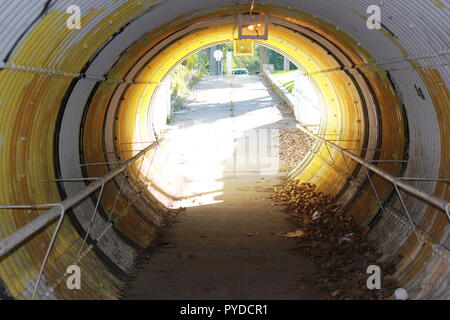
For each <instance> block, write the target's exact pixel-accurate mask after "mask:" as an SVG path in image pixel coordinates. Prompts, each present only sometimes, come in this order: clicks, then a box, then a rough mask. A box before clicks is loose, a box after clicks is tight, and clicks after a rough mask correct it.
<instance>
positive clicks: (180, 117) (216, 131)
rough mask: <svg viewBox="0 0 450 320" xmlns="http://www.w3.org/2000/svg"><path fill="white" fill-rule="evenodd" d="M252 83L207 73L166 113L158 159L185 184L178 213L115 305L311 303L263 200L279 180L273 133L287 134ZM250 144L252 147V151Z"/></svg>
mask: <svg viewBox="0 0 450 320" xmlns="http://www.w3.org/2000/svg"><path fill="white" fill-rule="evenodd" d="M277 103H279V101H278V99H277V98H276V97H275V96H273V95H272V94H271V93H270V92H269V91H268V90H267V88H266V86H265V84H264V82H263V81H262V80H261V79H260V78H259V77H253V76H241V77H233V78H223V77H206V78H204V79H203V80H202V81H201V82H200V83H199V84H197V86H196V87H195V90H194V97H193V99H192V101H190V102H189V104H188V105H187V108H186V109H184V110H182V111H181V112H179V113H177V114H176V115H175V122H173V123H172V124H171V130H170V132H169V133H168V134H167V141H166V142H165V144H164V146H163V147H162V149H161V154H160V155H159V156H158V161H159V162H162V163H164V164H165V166H166V168H172V169H173V170H176V174H177V175H178V176H181V177H183V179H184V181H185V183H184V186H183V190H182V192H181V197H182V199H181V200H180V201H179V202H177V203H176V204H175V206H178V207H185V208H186V211H184V212H182V213H181V214H180V215H179V216H178V217H177V218H176V221H175V223H174V225H173V226H172V227H171V228H170V229H168V230H167V232H166V234H165V235H164V236H163V237H162V238H161V239H160V244H159V245H158V246H157V247H156V248H153V249H152V250H151V253H150V255H149V257H148V259H147V260H146V261H144V262H143V263H142V264H141V265H140V267H139V268H138V270H137V271H136V274H135V279H134V280H133V281H132V282H131V283H130V285H129V288H128V289H127V290H126V291H125V295H124V299H201V300H205V299H320V298H323V295H322V294H321V293H318V292H316V291H315V290H313V288H308V287H306V286H305V285H304V284H302V282H301V281H300V279H301V278H305V277H310V276H311V273H312V272H313V271H314V269H313V264H312V262H311V261H309V260H308V259H306V258H304V257H302V255H301V254H300V252H299V251H298V250H297V249H296V241H295V240H293V239H286V238H281V237H279V236H277V235H276V233H278V232H283V231H292V230H293V229H294V226H292V225H291V224H289V223H288V222H287V221H286V214H285V213H284V212H283V211H282V209H283V208H281V207H278V206H274V205H273V204H272V202H271V200H270V199H269V196H270V194H271V191H270V188H271V187H272V186H274V185H275V184H277V183H279V177H280V174H279V173H278V171H277V170H278V167H277V156H276V155H277V153H278V149H277V148H278V145H277V138H276V137H277V130H279V129H282V128H292V127H294V125H295V122H294V120H293V119H290V118H283V116H282V114H281V113H280V112H279V110H278V109H277V108H276V107H275V105H276V104H277ZM255 146H256V147H255Z"/></svg>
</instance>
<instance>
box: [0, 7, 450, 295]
mask: <svg viewBox="0 0 450 320" xmlns="http://www.w3.org/2000/svg"><path fill="white" fill-rule="evenodd" d="M256 3H257V5H256V7H255V10H262V11H264V12H266V13H268V14H269V15H270V19H271V20H270V23H271V29H270V30H271V31H270V32H271V33H270V38H269V40H268V41H267V42H266V43H265V45H268V46H271V47H274V48H277V49H278V50H279V51H281V52H283V53H284V54H285V55H287V56H289V57H290V58H291V59H292V60H293V61H296V63H298V64H300V65H301V66H302V67H303V68H304V70H305V71H306V72H307V74H308V75H309V76H310V77H311V79H313V81H314V82H315V83H316V84H317V86H318V87H319V88H320V90H321V92H322V94H323V107H324V110H325V111H324V112H325V113H324V115H325V117H324V121H323V123H322V129H323V130H324V133H330V134H336V133H339V134H340V135H341V137H342V140H351V141H349V142H347V143H343V144H342V146H343V147H346V148H355V149H356V148H358V149H368V150H367V151H361V153H360V155H361V157H363V158H365V159H369V160H370V159H406V160H408V163H407V164H405V165H404V166H400V165H398V164H394V165H393V164H388V163H386V164H383V163H380V164H379V166H380V167H383V168H384V169H385V170H386V171H389V172H391V173H393V174H395V175H404V176H412V177H426V178H449V177H450V166H449V164H450V140H449V138H448V134H449V133H450V99H449V91H448V85H449V83H448V81H449V52H448V51H449V50H448V43H449V37H448V35H449V34H450V32H449V31H450V30H449V24H448V21H449V17H450V14H449V3H448V1H439V0H427V1H423V0H397V1H394V0H384V1H372V0H339V1H338V0H303V1H296V0H276V1H275V0H272V1H271V0H266V1H264V5H262V4H258V1H256ZM372 4H376V5H379V6H380V8H381V10H382V29H381V30H369V29H368V28H367V26H366V20H367V16H368V14H367V13H366V10H367V8H368V7H369V6H370V5H372ZM71 5H78V6H79V7H80V8H81V12H82V21H81V22H82V27H81V29H80V30H69V29H68V28H67V27H66V21H67V19H68V17H69V16H70V15H69V14H67V13H66V10H67V8H68V7H69V6H71ZM248 10H249V1H228V0H226V1H225V0H222V1H218V0H192V1H188V2H187V1H183V0H165V1H150V0H139V1H138V0H136V1H126V0H96V1H94V0H67V1H66V0H54V1H51V0H34V1H21V0H0V67H1V71H0V155H1V157H0V181H1V187H0V204H5V205H7V204H38V203H54V202H58V201H60V200H61V199H63V198H65V197H67V196H68V195H71V194H74V193H75V192H76V191H77V190H79V189H80V188H82V187H83V185H84V184H80V183H70V184H69V183H65V184H56V183H49V182H45V181H44V180H48V179H54V178H69V177H72V178H73V177H82V176H89V177H96V176H99V175H102V174H104V173H106V172H107V170H108V168H105V167H81V166H80V164H81V163H84V162H97V161H98V162H102V161H109V160H112V161H114V160H118V159H126V158H128V157H129V156H130V155H131V153H127V152H123V151H124V150H129V146H128V145H127V144H129V143H134V142H138V141H149V140H151V139H152V138H153V136H152V130H151V123H149V121H148V119H149V114H150V113H151V110H148V102H149V101H150V100H151V98H152V96H153V94H154V93H155V89H156V88H157V87H158V83H160V82H161V81H162V80H163V79H164V77H165V76H166V75H167V72H169V71H170V70H171V69H172V68H173V67H174V66H175V65H176V63H178V62H179V61H180V60H182V59H183V58H184V57H186V56H187V55H188V54H189V53H191V52H193V51H195V50H199V49H201V48H204V47H207V46H211V45H214V44H217V43H221V42H225V41H229V40H231V39H233V36H234V32H235V28H234V21H235V16H236V15H237V14H238V13H239V12H246V11H248ZM135 146H136V147H138V146H139V147H141V145H139V144H137V145H135ZM315 151H316V154H314V153H311V155H310V156H309V158H308V159H307V161H305V163H304V164H303V166H302V168H301V169H302V170H300V171H299V172H298V178H299V179H301V180H304V181H310V182H313V183H315V184H317V185H318V187H319V188H320V189H321V190H323V191H326V192H329V193H332V194H336V195H338V196H339V198H340V199H341V201H342V203H343V204H344V205H346V207H347V208H348V212H349V214H351V215H353V216H354V217H355V218H356V219H357V221H358V222H360V223H361V224H363V225H370V226H371V227H372V229H371V233H370V235H371V238H372V239H373V240H374V241H375V243H376V244H377V246H378V249H379V250H380V252H382V253H383V254H384V257H383V258H384V259H390V258H393V257H399V258H398V259H397V260H398V263H397V272H396V274H395V276H396V278H397V279H398V280H399V281H400V283H401V285H402V286H404V287H405V288H406V289H408V291H409V292H410V294H411V297H412V298H416V299H419V298H441V299H448V298H450V282H449V281H450V280H449V278H450V277H449V275H450V261H449V259H450V258H449V247H450V227H449V222H448V220H447V218H446V216H445V214H443V213H442V212H441V211H438V210H437V209H433V208H430V207H428V206H426V205H424V204H422V203H420V202H419V201H417V200H414V199H413V198H411V197H406V199H407V204H408V209H409V210H410V212H411V214H412V218H413V221H414V223H415V225H416V227H417V229H418V230H419V232H420V233H421V235H422V236H423V237H424V238H425V239H426V243H425V244H424V245H420V244H419V243H418V242H417V239H416V238H415V235H414V233H413V230H412V228H411V226H410V224H409V223H408V221H407V219H406V217H405V216H404V214H403V212H402V208H401V205H400V202H399V199H398V198H397V197H396V196H392V187H390V186H389V184H387V183H386V182H384V181H383V180H382V179H380V178H376V177H374V182H375V184H376V186H377V188H378V190H380V195H381V197H382V198H383V200H385V201H386V204H388V205H389V206H388V209H387V211H386V212H385V213H382V212H380V210H379V207H377V206H376V204H375V199H374V196H373V194H372V193H371V190H370V189H369V188H368V187H367V184H366V187H363V188H361V186H359V185H355V184H354V183H352V182H351V181H349V179H348V176H346V175H345V174H343V173H342V172H341V171H342V170H341V169H340V168H342V167H343V163H342V160H340V159H339V158H338V157H337V156H336V155H334V156H336V164H335V165H331V164H330V163H329V161H327V159H326V149H324V148H323V146H321V145H317V146H316V150H315ZM150 161H151V160H150V159H146V161H144V163H143V165H144V166H148V165H149V162H150ZM351 169H352V170H353V171H354V172H355V177H357V178H360V180H364V173H363V172H362V171H361V169H360V168H358V167H357V166H353V167H352V168H351ZM136 174H137V167H136V168H134V174H132V177H131V179H130V183H129V186H128V189H126V190H125V192H124V193H125V195H126V196H124V197H122V198H120V200H119V204H118V206H117V207H116V210H115V211H114V213H113V214H114V218H115V224H114V228H112V229H110V230H109V231H107V232H106V234H102V232H103V227H104V225H105V224H106V220H105V219H104V218H103V219H104V221H103V220H102V221H103V222H102V223H103V225H102V223H99V224H98V225H96V228H95V230H93V232H92V236H91V238H92V239H97V238H98V237H99V236H101V241H97V242H91V245H92V250H91V251H89V253H88V254H87V255H86V256H84V257H83V259H81V260H80V261H77V259H76V251H77V248H78V246H79V244H81V241H82V237H83V236H84V232H85V230H86V228H87V225H88V221H89V217H90V214H89V212H92V209H93V207H94V206H95V200H96V199H95V197H92V199H89V200H87V201H85V202H83V203H82V204H81V205H80V206H79V207H77V208H76V209H74V210H73V212H72V213H71V217H70V219H66V220H65V222H64V224H63V229H62V231H61V234H60V235H59V237H58V241H57V243H56V247H55V250H54V252H53V254H52V256H51V260H50V263H49V265H48V268H47V269H46V272H45V275H44V281H42V283H41V286H40V290H39V295H38V298H43V299H81V298H83V299H116V298H118V297H119V296H120V291H121V289H122V288H123V285H124V283H125V281H126V279H127V275H128V274H129V273H130V271H131V270H132V267H133V264H134V262H135V261H136V257H137V255H138V253H139V250H141V249H142V248H146V247H147V246H149V245H150V244H151V243H152V240H153V239H154V236H155V235H156V233H157V230H158V229H160V228H162V227H163V226H164V223H165V220H164V216H165V215H164V212H165V209H164V207H163V206H162V205H161V204H160V203H159V202H158V201H157V200H156V197H155V192H156V191H155V190H153V191H152V190H149V191H148V192H147V193H146V194H145V195H144V197H142V198H139V201H137V202H136V203H135V204H134V205H133V206H129V205H127V198H129V197H134V194H133V192H134V191H133V188H132V187H131V185H132V184H133V181H134V180H133V179H136V178H137V179H138V180H139V177H136ZM118 179H120V177H119V178H118ZM138 182H139V183H146V182H145V181H140V180H139V181H138ZM171 183H172V184H176V181H175V182H171ZM417 185H418V186H420V187H421V188H422V189H424V190H426V191H428V192H429V193H434V194H435V195H438V196H440V197H443V198H446V199H449V197H450V190H449V188H448V185H446V184H439V183H429V182H423V183H418V184H417ZM116 189H117V185H116V184H112V185H108V187H107V189H106V190H105V193H106V194H107V195H108V194H109V195H111V194H114V193H115V192H116V191H117V190H116ZM111 199H112V197H105V199H104V200H103V201H102V203H101V207H102V211H103V213H107V212H108V210H109V209H110V208H111V207H112V203H111V201H112V200H111ZM158 199H159V196H158ZM148 208H150V209H148ZM36 215H37V213H36V212H24V211H8V212H2V214H1V216H0V237H1V238H4V237H5V236H7V235H9V234H11V233H12V232H13V231H14V230H16V229H18V228H19V227H20V226H23V225H24V224H26V223H27V222H28V221H30V220H31V219H32V218H33V217H36ZM52 228H53V227H50V228H49V229H48V230H46V231H45V232H42V233H41V234H39V235H38V236H36V237H34V238H33V239H31V240H30V241H29V242H27V243H26V244H25V245H24V246H22V247H21V248H20V249H18V250H16V251H14V252H13V253H11V254H10V255H9V256H7V257H6V258H4V259H3V260H2V261H0V279H1V282H0V294H1V295H2V297H3V298H6V297H14V298H17V299H26V298H30V297H31V294H32V290H33V285H34V283H35V281H36V277H37V273H38V271H39V267H40V263H41V261H42V257H43V255H44V252H45V249H46V245H47V244H48V243H49V241H50V236H51V231H52ZM74 262H77V263H78V264H79V265H80V267H81V268H82V270H83V290H82V291H77V290H73V291H71V290H68V289H67V288H66V286H65V285H64V284H62V283H63V282H64V276H65V275H64V273H65V270H66V268H67V266H68V265H71V264H73V263H74Z"/></svg>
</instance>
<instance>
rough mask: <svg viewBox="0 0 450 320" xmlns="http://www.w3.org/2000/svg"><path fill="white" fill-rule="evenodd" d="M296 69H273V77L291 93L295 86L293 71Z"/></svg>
mask: <svg viewBox="0 0 450 320" xmlns="http://www.w3.org/2000/svg"><path fill="white" fill-rule="evenodd" d="M296 71H297V70H289V71H283V70H277V71H273V72H272V75H273V76H274V78H275V79H276V80H278V81H280V82H281V84H282V85H283V86H284V87H285V88H286V89H287V90H288V91H289V92H290V93H291V94H292V93H293V92H294V88H295V72H296Z"/></svg>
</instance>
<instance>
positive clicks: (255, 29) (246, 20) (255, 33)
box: [238, 12, 269, 40]
mask: <svg viewBox="0 0 450 320" xmlns="http://www.w3.org/2000/svg"><path fill="white" fill-rule="evenodd" d="M238 29H239V40H244V39H248V40H255V39H259V40H268V39H269V27H268V18H267V15H265V14H264V13H262V12H253V13H242V14H240V15H239V16H238Z"/></svg>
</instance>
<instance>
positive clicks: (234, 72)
mask: <svg viewBox="0 0 450 320" xmlns="http://www.w3.org/2000/svg"><path fill="white" fill-rule="evenodd" d="M231 74H232V75H233V76H236V75H248V74H249V72H248V70H247V69H245V68H241V69H233V70H232V71H231Z"/></svg>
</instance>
